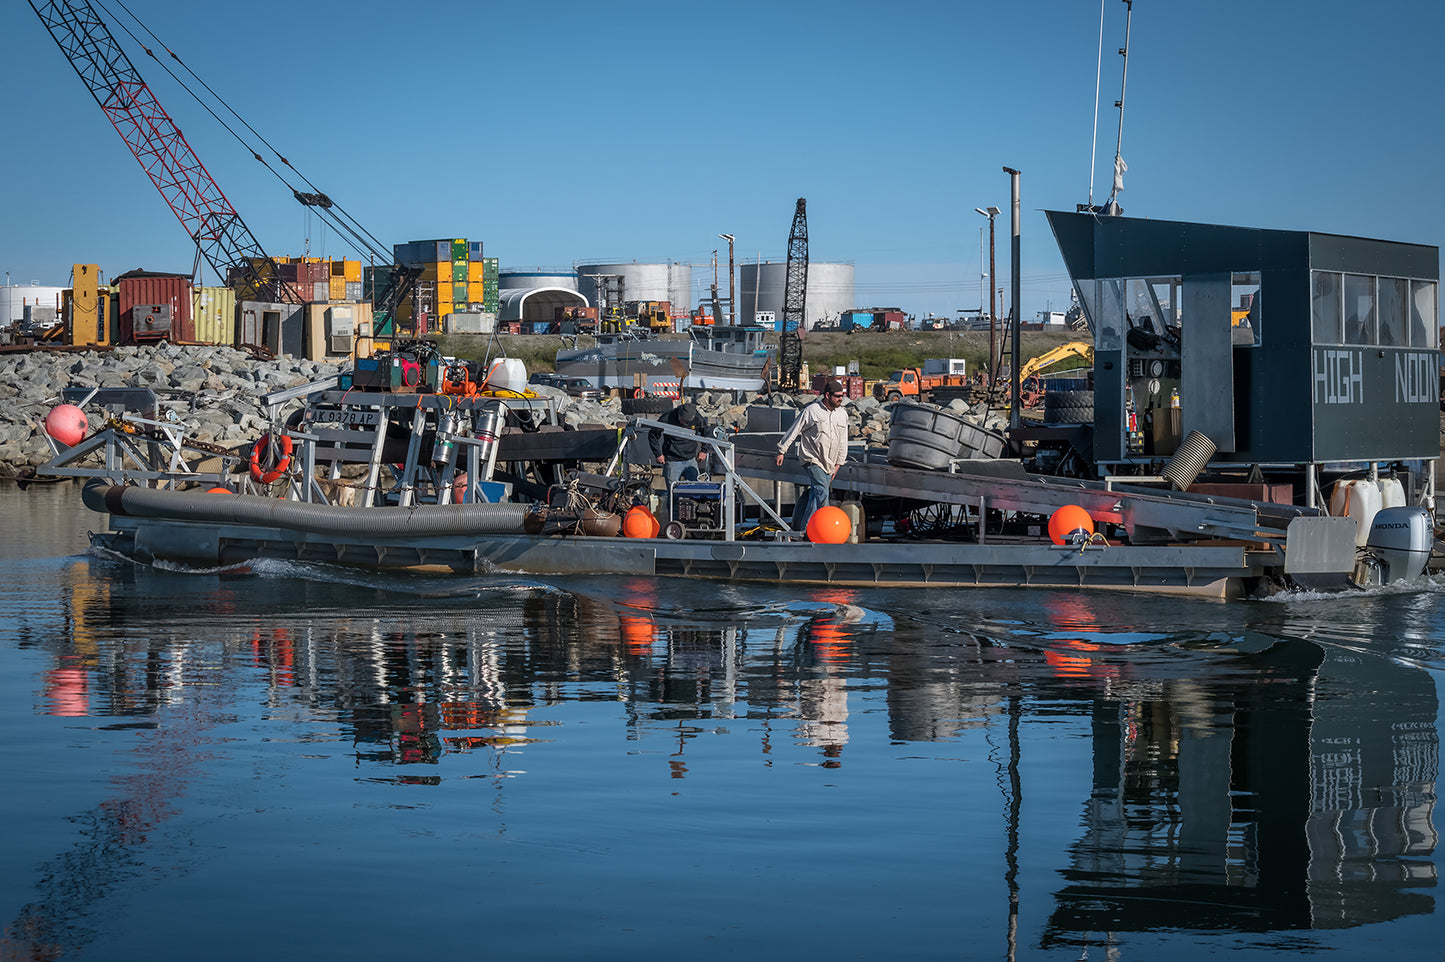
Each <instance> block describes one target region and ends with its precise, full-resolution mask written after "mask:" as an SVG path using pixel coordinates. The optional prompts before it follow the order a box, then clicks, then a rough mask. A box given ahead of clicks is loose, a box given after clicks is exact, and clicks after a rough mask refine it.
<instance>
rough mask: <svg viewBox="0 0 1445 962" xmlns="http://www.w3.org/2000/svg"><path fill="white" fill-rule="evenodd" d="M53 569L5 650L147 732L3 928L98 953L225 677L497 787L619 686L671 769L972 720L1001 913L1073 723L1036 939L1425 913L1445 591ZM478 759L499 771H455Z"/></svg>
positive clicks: (630, 720) (903, 737)
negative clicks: (109, 906)
mask: <svg viewBox="0 0 1445 962" xmlns="http://www.w3.org/2000/svg"><path fill="white" fill-rule="evenodd" d="M53 576H54V585H53V586H52V587H53V591H54V600H53V602H51V603H49V604H36V603H35V602H34V599H33V598H32V599H31V600H30V602H29V603H28V604H27V606H25V607H24V608H23V610H22V608H21V606H19V605H16V606H11V607H6V608H5V609H4V610H3V614H4V617H5V618H6V619H8V623H10V624H13V625H14V635H15V638H16V641H17V643H18V646H19V647H20V648H21V649H28V650H31V651H38V652H43V653H45V654H46V655H47V656H48V658H49V659H50V661H51V667H50V668H49V669H48V670H47V671H46V672H45V673H44V676H43V678H44V686H45V690H44V692H43V695H42V696H41V698H40V700H39V707H40V710H42V711H44V712H46V713H48V714H52V715H57V716H66V717H91V718H95V719H97V720H98V721H99V722H100V723H101V724H110V725H116V726H139V727H140V728H141V729H143V730H145V732H146V740H145V741H144V742H143V743H142V744H140V745H138V746H137V747H136V749H135V750H136V752H137V761H136V766H135V771H134V773H133V774H132V775H131V776H129V777H128V778H125V779H117V780H116V782H115V784H114V794H113V795H112V797H110V798H109V799H107V800H106V801H104V802H102V803H101V804H100V805H99V806H97V807H95V808H92V809H89V810H87V811H85V812H81V813H78V814H77V815H75V816H74V820H75V823H76V825H77V834H78V836H79V838H78V840H77V841H76V844H75V847H74V848H73V849H72V850H70V851H69V852H64V853H61V854H60V855H58V856H56V857H55V858H54V859H53V860H51V861H49V862H48V863H47V864H45V865H44V866H41V867H40V869H39V870H38V871H39V877H41V878H43V879H44V881H43V882H42V883H40V884H39V885H38V886H37V888H38V892H37V897H36V900H35V901H34V902H32V903H31V904H30V905H28V906H26V907H25V909H24V910H23V911H22V912H21V914H20V917H18V918H17V919H15V920H14V921H13V922H12V923H11V924H10V925H9V926H8V927H7V932H8V933H9V939H10V940H11V944H12V946H13V945H15V944H19V943H20V942H25V943H28V944H30V945H32V946H37V945H38V946H45V945H50V946H63V945H69V946H72V947H74V946H76V945H79V944H83V943H84V942H86V941H88V940H89V938H90V935H89V934H87V932H86V925H85V917H86V914H87V911H88V907H89V906H91V905H93V904H94V902H95V901H96V900H98V899H100V898H102V897H104V896H105V895H107V894H108V892H110V891H113V890H115V889H116V888H120V887H125V886H129V885H132V884H135V882H136V880H137V878H138V877H139V876H140V875H142V874H144V873H142V872H140V871H139V870H138V869H137V868H136V865H137V864H138V863H139V862H141V861H144V860H148V859H155V858H157V857H162V858H163V857H164V855H163V854H162V855H160V856H158V855H157V854H156V853H149V854H146V855H145V856H144V857H143V856H142V854H141V853H142V851H143V850H145V849H146V847H147V846H148V845H149V844H150V839H151V838H152V837H153V835H155V834H158V833H154V832H153V829H155V827H156V826H157V825H159V824H160V823H161V822H163V821H164V820H166V819H167V818H169V817H171V816H172V815H173V814H174V812H175V811H176V810H177V809H178V808H179V807H180V806H182V805H183V804H184V796H185V794H186V784H187V781H188V779H189V777H190V773H191V772H193V771H194V770H197V769H204V767H205V764H206V761H205V759H206V757H207V753H208V751H209V750H210V749H209V746H210V744H211V743H212V741H213V740H214V739H215V738H216V737H217V736H216V735H215V734H214V733H213V730H214V729H215V728H216V727H217V726H220V725H223V724H224V723H225V719H226V718H227V717H228V711H229V709H228V704H229V699H230V698H231V697H233V695H232V694H228V692H227V690H226V689H227V686H231V687H232V688H234V687H236V686H260V687H261V688H262V689H263V690H264V692H265V699H266V702H267V704H268V705H269V706H271V708H270V710H271V711H272V712H275V713H277V714H280V713H283V712H288V711H289V712H302V713H307V714H308V717H312V718H315V719H325V720H326V721H327V723H328V724H330V725H332V726H334V728H335V731H334V732H333V733H331V734H329V735H327V736H326V737H327V738H329V739H331V740H337V739H344V740H349V742H350V744H351V746H352V750H353V753H354V759H355V763H356V765H357V769H358V774H357V778H358V780H363V781H369V782H380V783H393V784H409V785H436V784H440V783H442V782H443V780H445V779H447V778H450V777H457V778H483V779H490V780H492V781H493V783H494V784H495V785H496V786H497V791H499V792H500V791H503V790H504V789H503V788H502V786H504V785H505V783H506V782H508V781H509V780H515V779H525V778H528V777H530V776H529V775H528V774H527V772H526V770H525V767H524V766H522V765H521V764H520V763H519V762H518V760H517V755H516V752H517V750H518V749H519V748H520V747H522V746H527V745H534V744H538V743H542V742H547V741H549V740H552V739H554V738H557V737H559V726H565V722H561V721H559V720H558V718H557V716H556V714H555V712H552V711H548V710H547V709H554V708H556V707H557V706H563V705H571V704H575V705H582V704H586V703H588V702H595V701H610V702H616V703H618V704H619V705H620V714H619V716H618V717H619V722H618V723H619V724H620V725H621V726H622V727H623V728H624V729H625V731H626V735H627V738H628V739H629V740H630V741H637V740H640V739H644V738H645V737H646V736H649V735H650V736H654V737H658V738H661V739H664V740H665V741H666V743H667V744H669V745H670V746H671V748H670V750H669V752H668V754H667V764H668V766H669V775H670V777H671V778H673V779H679V780H685V779H688V778H689V777H691V776H692V770H691V767H690V766H691V765H692V764H693V761H692V760H691V755H690V754H689V751H688V746H689V745H690V744H692V743H695V742H696V741H697V740H699V739H708V738H710V737H711V736H713V735H714V734H717V733H722V732H725V731H726V732H732V733H742V734H744V735H745V737H747V738H750V739H752V740H753V746H752V751H753V753H754V755H755V758H756V759H757V760H760V761H761V762H762V764H763V765H764V766H771V765H774V764H778V763H779V762H781V761H783V760H784V759H786V760H787V762H788V763H790V764H798V763H800V759H802V760H803V762H802V763H805V764H810V765H816V766H820V767H824V768H835V769H837V768H846V767H847V766H848V765H849V764H850V755H851V751H850V747H851V745H852V743H853V741H854V739H855V738H856V737H857V730H858V726H857V723H856V721H857V718H858V712H859V711H860V710H863V709H865V708H866V710H868V711H870V712H871V711H877V712H881V713H882V714H883V715H884V725H885V732H884V734H885V735H886V738H887V739H888V740H889V742H890V743H891V744H894V745H923V744H927V743H948V742H959V743H964V742H966V741H967V740H968V739H969V737H970V736H971V734H972V733H985V734H986V735H987V737H988V744H990V745H994V746H1001V747H999V748H998V751H997V752H996V753H994V754H993V755H992V758H993V760H994V762H995V764H996V766H997V779H996V785H995V786H993V787H992V789H991V790H992V791H996V792H997V793H998V794H999V797H1000V799H1001V801H1002V821H1003V824H1002V831H1003V836H1002V837H1003V838H1004V841H1005V844H1004V851H1003V859H1004V861H1003V864H1002V865H1001V867H1000V868H1001V874H1002V877H1003V878H1004V880H1005V885H1006V886H1007V888H1008V895H1009V900H1010V909H1009V911H1010V920H1011V921H1013V922H1016V921H1017V918H1018V912H1019V908H1020V905H1019V902H1020V897H1021V891H1022V889H1021V886H1020V882H1019V867H1020V859H1021V857H1022V856H1023V855H1024V854H1026V853H1024V852H1022V851H1021V849H1022V846H1023V845H1025V844H1026V843H1025V842H1024V839H1025V838H1026V836H1027V832H1026V831H1025V830H1024V828H1026V826H1021V822H1022V821H1023V820H1025V819H1026V818H1027V813H1028V812H1029V811H1030V808H1029V804H1030V801H1031V798H1032V797H1033V796H1034V793H1036V792H1038V791H1039V788H1040V786H1039V785H1037V784H1036V783H1035V784H1031V783H1030V778H1029V777H1028V775H1027V773H1028V772H1029V771H1031V770H1032V769H1030V768H1029V755H1030V752H1031V751H1038V750H1042V747H1043V746H1044V745H1045V744H1046V743H1047V742H1048V741H1049V739H1050V735H1049V734H1048V726H1050V725H1053V724H1057V723H1058V722H1060V721H1061V720H1066V721H1068V722H1071V723H1072V724H1074V725H1075V726H1077V728H1078V729H1079V731H1080V732H1081V735H1080V737H1081V739H1082V741H1083V742H1085V743H1086V744H1087V746H1088V758H1089V762H1088V763H1087V764H1086V766H1085V767H1086V768H1087V778H1086V781H1087V792H1086V794H1083V795H1080V796H1078V797H1076V798H1074V799H1073V800H1072V801H1071V802H1067V803H1065V804H1062V805H1059V804H1057V803H1054V804H1053V806H1052V807H1050V808H1049V809H1048V810H1047V814H1048V817H1049V818H1052V819H1055V820H1059V822H1060V824H1070V825H1076V826H1077V827H1076V830H1074V831H1073V833H1072V837H1071V841H1070V842H1069V843H1068V845H1067V846H1066V851H1065V854H1064V858H1063V861H1062V862H1061V863H1059V864H1055V865H1053V866H1052V869H1053V871H1054V872H1055V873H1056V876H1057V884H1055V885H1053V886H1051V889H1050V892H1049V898H1050V900H1051V905H1050V907H1049V909H1048V911H1047V917H1046V920H1045V921H1044V922H1043V923H1042V925H1041V927H1040V928H1039V929H1038V930H1037V931H1036V932H1035V934H1034V936H1033V937H1034V938H1035V939H1036V940H1037V944H1038V945H1039V946H1041V947H1043V948H1046V949H1061V948H1070V949H1072V951H1073V952H1074V953H1075V956H1077V953H1078V951H1079V950H1084V951H1085V952H1087V950H1088V949H1089V948H1090V947H1095V946H1099V945H1101V944H1105V943H1106V942H1109V941H1117V940H1119V939H1122V938H1124V937H1125V936H1127V935H1128V934H1129V933H1146V932H1161V931H1170V930H1180V931H1195V932H1202V931H1221V932H1222V931H1228V932H1254V933H1279V932H1291V931H1299V930H1327V929H1338V928H1347V927H1352V926H1360V925H1365V924H1369V923H1378V922H1385V921H1391V920H1398V919H1402V918H1405V917H1408V916H1412V915H1430V914H1433V913H1434V911H1435V901H1434V898H1433V888H1434V886H1435V884H1436V863H1435V859H1434V854H1435V848H1436V843H1437V836H1436V831H1435V829H1434V827H1433V809H1434V801H1435V784H1436V781H1437V778H1438V768H1439V739H1438V731H1437V727H1436V725H1437V716H1438V714H1439V704H1438V698H1437V692H1436V688H1437V682H1436V678H1437V675H1438V673H1439V669H1440V667H1441V664H1442V659H1441V650H1440V646H1441V644H1442V639H1445V630H1442V618H1441V604H1440V601H1441V595H1442V591H1445V589H1442V586H1441V585H1440V584H1439V583H1437V582H1434V581H1429V582H1425V583H1422V584H1420V585H1415V586H1410V587H1409V588H1407V589H1403V590H1399V589H1397V590H1391V591H1380V592H1371V593H1360V594H1356V595H1352V596H1348V597H1340V596H1329V597H1323V596H1282V597H1277V598H1274V599H1270V600H1268V601H1253V602H1243V603H1238V604H1228V605H1221V604H1217V603H1211V602H1196V601H1187V600H1180V599H1173V598H1128V599H1120V598H1116V597H1111V596H1104V595H1086V594H1082V593H1069V592H1050V591H1039V592H1008V591H995V590H977V591H968V592H934V591H912V590H892V591H882V590H879V591H859V590H837V589H827V588H801V589H799V588H787V587H785V586H778V585H774V586H768V585H759V586H741V587H739V586H711V585H710V586H706V587H705V588H704V587H700V586H698V585H697V584H694V583H691V582H687V581H681V580H673V581H665V580H653V579H642V578H611V579H607V578H555V579H515V578H492V577H481V578H469V577H457V578H444V577H426V576H397V575H392V574H387V575H373V574H366V573H358V572H355V571H352V570H348V569H341V568H331V567H327V566H322V565H310V564H307V565H302V564H295V563H291V562H270V561H258V562H253V563H252V564H250V565H248V566H245V567H244V568H241V569H226V570H221V571H211V572H199V573H198V572H190V571H179V570H161V569H155V568H147V567H145V566H137V565H132V564H129V563H128V562H125V561H123V560H119V559H114V558H103V557H95V556H90V557H81V558H70V559H66V561H65V562H64V563H63V564H62V565H60V566H59V567H58V568H56V569H55V570H54V573H53ZM862 730H863V731H871V730H870V729H866V728H865V729H862ZM870 737H877V736H873V735H870ZM785 741H786V743H787V746H788V747H787V749H786V750H784V747H783V746H784V742H785ZM800 752H801V753H803V754H801V755H800ZM463 756H467V757H472V758H481V759H484V760H485V761H484V764H482V765H480V766H476V765H473V766H471V767H469V768H468V769H467V771H466V773H465V774H456V775H453V774H452V772H453V770H454V767H455V766H452V765H450V764H449V760H452V759H457V758H460V757H463ZM1034 777H1038V776H1037V775H1035V776H1034ZM1044 794H1047V793H1044ZM1034 911H1035V912H1037V911H1038V907H1037V906H1035V909H1034ZM92 934H93V933H92Z"/></svg>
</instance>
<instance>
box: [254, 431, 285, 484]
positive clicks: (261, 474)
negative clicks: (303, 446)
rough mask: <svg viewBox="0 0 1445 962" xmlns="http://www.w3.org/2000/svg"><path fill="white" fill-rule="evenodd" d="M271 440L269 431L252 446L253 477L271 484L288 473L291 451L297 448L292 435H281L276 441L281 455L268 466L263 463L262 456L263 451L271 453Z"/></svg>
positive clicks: (263, 482)
mask: <svg viewBox="0 0 1445 962" xmlns="http://www.w3.org/2000/svg"><path fill="white" fill-rule="evenodd" d="M270 442H271V434H270V432H267V433H265V434H263V435H261V438H260V440H258V441H257V442H256V443H255V444H254V445H252V447H251V477H252V479H253V480H256V481H259V482H261V483H262V484H270V483H271V482H272V481H275V480H276V479H277V478H279V477H281V475H283V474H285V473H286V471H287V469H288V468H290V467H291V452H292V451H294V450H295V443H294V442H293V441H292V440H291V435H289V434H283V435H281V436H280V438H279V439H278V440H277V442H276V443H277V444H278V445H279V446H280V448H281V457H280V458H279V459H278V460H277V461H276V463H275V464H274V465H271V466H270V467H266V466H263V465H262V463H261V458H262V457H263V452H265V453H269V451H270V448H271V444H270Z"/></svg>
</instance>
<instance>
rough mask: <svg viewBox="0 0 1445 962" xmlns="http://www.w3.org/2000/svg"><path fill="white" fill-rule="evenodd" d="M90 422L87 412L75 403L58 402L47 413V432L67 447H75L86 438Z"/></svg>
mask: <svg viewBox="0 0 1445 962" xmlns="http://www.w3.org/2000/svg"><path fill="white" fill-rule="evenodd" d="M89 430H90V422H89V421H87V420H86V418H85V412H84V411H82V410H81V409H80V408H78V407H76V406H75V405H74V404H57V405H56V406H55V407H53V408H51V409H50V413H49V414H47V415H45V433H46V434H48V435H50V436H51V437H52V438H54V439H55V440H57V441H59V442H60V443H61V444H63V445H65V446H66V447H67V448H73V447H75V446H76V445H77V444H79V443H80V442H81V441H84V440H85V432H87V431H89Z"/></svg>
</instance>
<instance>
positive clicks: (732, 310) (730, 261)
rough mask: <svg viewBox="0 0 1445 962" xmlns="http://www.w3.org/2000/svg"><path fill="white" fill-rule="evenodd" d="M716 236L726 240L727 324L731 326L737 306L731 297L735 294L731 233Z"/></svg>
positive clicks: (735, 318)
mask: <svg viewBox="0 0 1445 962" xmlns="http://www.w3.org/2000/svg"><path fill="white" fill-rule="evenodd" d="M717 236H719V237H721V238H722V239H723V240H725V241H727V242H728V325H729V326H731V325H733V324H736V323H737V308H736V306H735V304H734V302H733V297H734V296H736V295H735V292H734V291H733V235H731V234H719V235H717Z"/></svg>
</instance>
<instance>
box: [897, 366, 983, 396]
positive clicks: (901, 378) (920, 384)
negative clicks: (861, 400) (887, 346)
mask: <svg viewBox="0 0 1445 962" xmlns="http://www.w3.org/2000/svg"><path fill="white" fill-rule="evenodd" d="M968 387H969V382H968V376H967V375H965V374H964V373H963V372H961V371H960V372H958V373H956V374H948V373H943V374H925V373H924V372H923V370H922V369H920V368H916V367H906V368H904V369H903V370H901V371H894V372H893V373H892V374H890V375H888V379H887V380H886V381H878V382H877V383H875V384H874V385H873V396H874V397H875V398H877V399H878V400H880V401H898V400H901V399H903V398H908V397H911V398H918V399H920V400H924V401H926V400H929V396H930V395H931V394H932V393H933V392H935V391H937V390H939V389H940V388H943V389H945V390H949V391H950V392H962V391H967V390H968Z"/></svg>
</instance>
